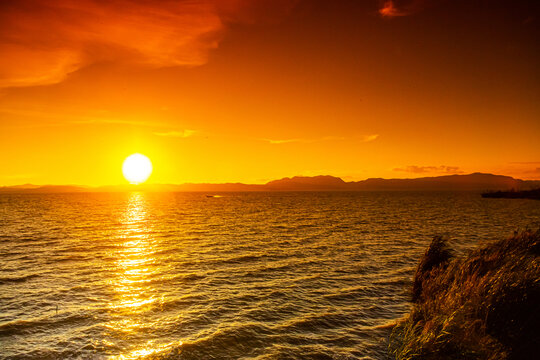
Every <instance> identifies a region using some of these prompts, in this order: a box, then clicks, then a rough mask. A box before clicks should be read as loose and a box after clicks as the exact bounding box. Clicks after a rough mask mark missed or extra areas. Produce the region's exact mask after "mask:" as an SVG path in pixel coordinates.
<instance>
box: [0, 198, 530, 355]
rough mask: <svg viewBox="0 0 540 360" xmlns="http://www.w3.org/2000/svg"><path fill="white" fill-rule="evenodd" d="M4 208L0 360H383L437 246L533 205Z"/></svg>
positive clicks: (213, 203) (506, 226)
mask: <svg viewBox="0 0 540 360" xmlns="http://www.w3.org/2000/svg"><path fill="white" fill-rule="evenodd" d="M221 195H222V196H221V197H207V196H206V195H205V194H201V193H170V194H157V193H155V194H152V193H138V192H134V193H125V194H45V195H37V194H34V195H30V194H24V195H0V260H1V262H0V357H1V358H6V359H11V358H38V359H65V358H81V359H94V358H96V359H102V358H103V359H108V358H112V359H136V358H165V359H169V358H170V359H385V358H386V356H385V352H386V350H385V347H386V345H385V338H386V337H387V335H388V332H389V329H388V326H387V325H388V324H389V323H391V322H392V321H393V320H395V319H397V318H399V317H400V316H402V315H403V314H404V313H406V312H407V310H408V306H409V305H408V302H407V300H408V289H409V286H410V281H411V279H412V273H413V270H414V266H415V264H416V262H417V261H418V259H419V257H420V255H421V254H422V253H423V252H424V251H425V249H426V247H427V246H428V244H429V243H430V241H431V238H432V236H433V235H437V234H442V235H446V236H447V237H449V238H450V239H452V242H453V244H454V246H455V247H456V248H457V249H460V250H462V251H466V250H467V249H468V248H470V247H472V246H474V245H476V244H477V243H478V241H480V240H482V241H484V240H485V241H490V240H494V239H499V238H503V237H506V236H508V235H510V234H511V233H512V232H513V230H515V229H518V228H524V227H526V226H532V227H534V226H538V224H539V221H540V201H532V200H507V199H482V198H481V197H480V196H479V195H478V194H470V193H458V194H452V193H427V194H421V193H392V192H385V193H369V192H357V193H229V194H221Z"/></svg>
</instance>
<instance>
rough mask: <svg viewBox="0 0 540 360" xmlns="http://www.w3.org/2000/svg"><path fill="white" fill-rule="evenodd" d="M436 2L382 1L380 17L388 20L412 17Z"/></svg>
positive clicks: (423, 0)
mask: <svg viewBox="0 0 540 360" xmlns="http://www.w3.org/2000/svg"><path fill="white" fill-rule="evenodd" d="M434 1H435V0H431V1H429V0H408V1H407V0H406V1H398V0H384V1H381V6H380V8H379V15H381V16H382V17H387V18H394V17H398V16H408V15H412V14H414V13H417V12H419V11H421V10H423V9H424V8H426V7H427V6H428V5H429V4H430V3H432V2H434Z"/></svg>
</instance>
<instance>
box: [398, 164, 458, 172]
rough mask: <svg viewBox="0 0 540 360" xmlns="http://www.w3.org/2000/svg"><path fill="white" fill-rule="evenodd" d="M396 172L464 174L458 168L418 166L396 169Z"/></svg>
mask: <svg viewBox="0 0 540 360" xmlns="http://www.w3.org/2000/svg"><path fill="white" fill-rule="evenodd" d="M393 170H394V171H401V172H408V173H414V174H424V173H438V174H462V173H463V171H461V170H460V168H459V167H457V166H446V165H441V166H417V165H409V166H406V167H403V168H395V169H393Z"/></svg>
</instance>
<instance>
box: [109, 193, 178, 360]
mask: <svg viewBox="0 0 540 360" xmlns="http://www.w3.org/2000/svg"><path fill="white" fill-rule="evenodd" d="M120 222H121V225H120V230H119V236H118V239H119V241H118V250H117V253H116V257H117V261H116V264H115V265H116V272H115V276H114V278H113V279H111V281H110V285H111V287H112V288H113V290H114V296H113V300H112V301H111V303H110V304H109V306H108V308H109V311H110V314H111V321H110V322H109V323H108V324H107V325H106V326H107V328H108V329H109V331H110V335H111V338H119V344H117V345H119V347H121V348H123V349H125V351H124V354H121V355H118V356H112V357H111V359H138V358H144V357H146V356H148V355H155V354H157V353H161V352H165V351H168V350H170V348H171V346H172V345H173V343H170V344H159V343H156V342H154V341H152V340H148V338H149V337H151V331H152V325H153V324H152V319H151V314H150V312H151V310H153V308H154V307H155V305H156V304H155V303H156V302H163V300H164V299H163V296H160V294H159V292H158V290H157V289H155V288H153V287H152V280H153V279H155V278H156V277H157V276H159V274H160V273H161V269H160V267H159V263H158V262H157V261H156V259H155V256H154V255H155V253H156V251H157V250H158V247H159V245H158V244H157V243H156V240H155V239H154V238H153V237H152V231H151V230H152V229H151V224H150V223H149V220H148V203H147V199H146V198H145V194H144V193H141V192H134V193H131V194H130V197H129V201H128V204H127V208H126V211H125V214H124V215H123V217H122V218H121V219H120ZM131 338H132V339H133V340H132V341H130V339H131ZM141 339H145V340H142V341H141ZM126 340H127V341H128V343H127V344H126V343H125V341H126ZM120 342H122V343H123V344H120ZM175 345H179V344H178V343H175Z"/></svg>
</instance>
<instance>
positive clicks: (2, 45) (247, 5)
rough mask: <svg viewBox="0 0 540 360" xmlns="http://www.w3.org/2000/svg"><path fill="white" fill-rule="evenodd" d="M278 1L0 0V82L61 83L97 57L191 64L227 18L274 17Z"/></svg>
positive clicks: (286, 4) (281, 11)
mask: <svg viewBox="0 0 540 360" xmlns="http://www.w3.org/2000/svg"><path fill="white" fill-rule="evenodd" d="M294 3H295V1H284V0H276V1H270V0H259V1H256V0H198V1H193V0H162V1H148V0H110V1H100V0H3V1H1V2H0V54H2V56H1V57H0V87H15V86H35V85H44V84H53V83H58V82H61V81H62V80H63V79H65V78H66V76H67V75H68V74H70V73H72V72H74V71H76V70H79V69H81V68H83V67H85V66H88V65H90V64H92V63H96V62H125V63H133V64H137V65H141V66H149V67H167V66H197V65H202V64H204V63H205V62H206V61H207V60H208V53H209V51H210V50H212V49H215V48H216V47H217V46H218V44H219V41H220V40H221V38H222V37H223V35H224V33H225V31H226V28H227V25H228V24H230V23H232V22H244V23H255V22H260V21H266V20H267V21H277V19H279V18H281V17H283V16H285V15H286V14H287V13H288V12H289V11H290V10H291V9H292V6H293V5H294Z"/></svg>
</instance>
